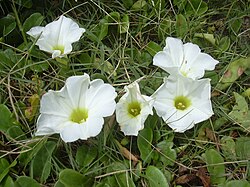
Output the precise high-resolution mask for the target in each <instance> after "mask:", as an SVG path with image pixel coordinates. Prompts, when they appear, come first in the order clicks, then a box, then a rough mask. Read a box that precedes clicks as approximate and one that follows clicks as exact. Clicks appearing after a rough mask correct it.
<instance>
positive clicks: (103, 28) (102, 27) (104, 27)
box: [97, 19, 108, 41]
mask: <svg viewBox="0 0 250 187" xmlns="http://www.w3.org/2000/svg"><path fill="white" fill-rule="evenodd" d="M97 29H98V31H97V37H98V39H99V41H102V40H103V39H104V38H105V36H107V34H108V21H107V20H106V19H102V20H100V23H99V25H98V28H97Z"/></svg>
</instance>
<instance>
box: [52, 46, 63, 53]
mask: <svg viewBox="0 0 250 187" xmlns="http://www.w3.org/2000/svg"><path fill="white" fill-rule="evenodd" d="M53 50H55V51H56V50H58V51H60V52H61V54H64V46H63V45H57V46H54V47H53Z"/></svg>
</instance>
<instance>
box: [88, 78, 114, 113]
mask: <svg viewBox="0 0 250 187" xmlns="http://www.w3.org/2000/svg"><path fill="white" fill-rule="evenodd" d="M116 96H117V94H116V92H115V89H114V87H113V86H111V85H110V84H104V83H103V81H102V80H100V79H97V80H95V81H92V82H91V83H90V87H89V89H88V90H87V92H86V98H87V100H86V107H87V108H88V110H89V113H90V114H91V115H94V116H101V117H107V116H110V115H112V114H113V113H114V110H115V106H116V103H115V98H116Z"/></svg>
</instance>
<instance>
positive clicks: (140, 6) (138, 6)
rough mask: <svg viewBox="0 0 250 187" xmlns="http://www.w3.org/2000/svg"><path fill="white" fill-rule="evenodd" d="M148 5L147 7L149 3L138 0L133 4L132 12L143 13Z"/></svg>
mask: <svg viewBox="0 0 250 187" xmlns="http://www.w3.org/2000/svg"><path fill="white" fill-rule="evenodd" d="M146 5H147V2H146V1H145V0H138V1H136V2H135V3H134V4H133V6H132V7H131V10H134V11H141V10H142V9H143V7H144V6H146Z"/></svg>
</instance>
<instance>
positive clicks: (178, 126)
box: [152, 75, 213, 132]
mask: <svg viewBox="0 0 250 187" xmlns="http://www.w3.org/2000/svg"><path fill="white" fill-rule="evenodd" d="M210 92H211V86H210V79H201V80H192V79H190V78H186V77H183V76H180V75H179V76H173V75H170V76H169V77H168V78H166V79H165V80H164V83H163V84H162V85H161V86H160V87H159V88H158V89H157V90H156V92H155V93H154V94H153V96H152V97H153V98H154V99H155V102H154V108H155V109H156V112H157V114H158V116H160V117H162V118H163V120H164V121H165V122H166V123H167V124H168V125H169V127H171V128H172V129H173V130H174V131H175V132H184V131H186V130H188V129H190V128H192V127H193V126H194V124H197V123H199V122H202V121H204V120H207V119H208V118H210V117H211V116H212V115H213V110H212V104H211V101H210V97H211V95H210Z"/></svg>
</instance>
